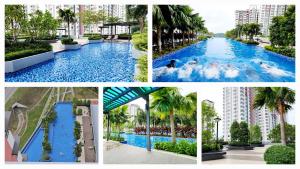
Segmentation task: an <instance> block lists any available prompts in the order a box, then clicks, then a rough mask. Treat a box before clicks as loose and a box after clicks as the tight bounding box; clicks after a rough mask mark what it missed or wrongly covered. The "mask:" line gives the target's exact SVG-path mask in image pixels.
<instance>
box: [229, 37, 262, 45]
mask: <svg viewBox="0 0 300 169" xmlns="http://www.w3.org/2000/svg"><path fill="white" fill-rule="evenodd" d="M235 40H237V41H239V42H242V43H246V44H248V45H258V44H259V43H258V42H256V41H253V40H243V39H241V38H236V39H235Z"/></svg>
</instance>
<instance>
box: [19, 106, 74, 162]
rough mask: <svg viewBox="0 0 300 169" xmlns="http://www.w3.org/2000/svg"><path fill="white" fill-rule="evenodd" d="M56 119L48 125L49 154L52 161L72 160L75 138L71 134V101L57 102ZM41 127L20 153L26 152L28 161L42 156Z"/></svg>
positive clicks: (72, 124) (72, 119)
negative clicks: (50, 148)
mask: <svg viewBox="0 0 300 169" xmlns="http://www.w3.org/2000/svg"><path fill="white" fill-rule="evenodd" d="M55 111H56V112H57V118H56V120H55V121H54V122H53V123H51V124H50V126H49V143H50V144H51V147H52V151H51V153H50V154H49V155H50V157H51V161H52V162H74V161H76V157H75V155H74V154H73V150H74V146H75V144H76V140H75V138H74V135H73V129H74V121H75V118H74V117H73V113H72V104H71V103H57V104H56V106H55ZM43 135H44V132H43V129H42V128H39V129H38V131H37V132H36V133H35V134H34V136H33V138H32V139H31V141H30V142H29V143H28V144H27V145H26V147H25V148H24V150H23V151H22V153H25V154H27V156H28V161H29V162H38V161H40V160H41V157H42V151H43V148H42V141H43Z"/></svg>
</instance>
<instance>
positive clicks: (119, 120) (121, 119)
mask: <svg viewBox="0 0 300 169" xmlns="http://www.w3.org/2000/svg"><path fill="white" fill-rule="evenodd" d="M109 117H110V122H111V124H112V125H114V126H115V127H116V128H117V132H118V137H120V133H121V126H122V125H124V124H125V123H126V122H128V105H124V106H120V107H118V108H116V109H114V110H112V111H111V112H110V116H109Z"/></svg>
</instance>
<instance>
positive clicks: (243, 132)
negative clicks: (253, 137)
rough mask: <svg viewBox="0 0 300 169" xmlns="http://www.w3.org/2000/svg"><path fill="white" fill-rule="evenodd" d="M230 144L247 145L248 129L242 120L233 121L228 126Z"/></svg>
mask: <svg viewBox="0 0 300 169" xmlns="http://www.w3.org/2000/svg"><path fill="white" fill-rule="evenodd" d="M230 137H231V141H230V145H232V146H247V145H249V129H248V124H247V123H246V122H244V121H242V122H241V123H238V122H237V121H234V122H233V123H232V124H231V127H230Z"/></svg>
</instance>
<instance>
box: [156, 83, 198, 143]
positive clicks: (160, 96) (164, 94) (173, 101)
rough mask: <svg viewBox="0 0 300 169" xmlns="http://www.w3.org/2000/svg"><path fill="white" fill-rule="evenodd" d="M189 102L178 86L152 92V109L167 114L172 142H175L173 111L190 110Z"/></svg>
mask: <svg viewBox="0 0 300 169" xmlns="http://www.w3.org/2000/svg"><path fill="white" fill-rule="evenodd" d="M191 103H192V102H191V101H190V100H188V98H186V97H184V96H182V95H181V94H180V92H179V89H178V88H172V87H166V88H162V89H160V90H158V91H156V92H154V93H152V102H151V107H152V109H153V110H154V111H157V112H161V113H168V114H169V118H170V126H171V134H172V142H173V143H176V133H175V117H174V115H175V112H177V113H178V112H182V111H184V110H190V109H191V107H192V105H191Z"/></svg>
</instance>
